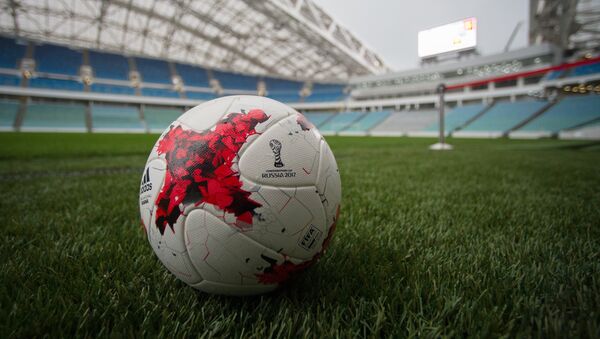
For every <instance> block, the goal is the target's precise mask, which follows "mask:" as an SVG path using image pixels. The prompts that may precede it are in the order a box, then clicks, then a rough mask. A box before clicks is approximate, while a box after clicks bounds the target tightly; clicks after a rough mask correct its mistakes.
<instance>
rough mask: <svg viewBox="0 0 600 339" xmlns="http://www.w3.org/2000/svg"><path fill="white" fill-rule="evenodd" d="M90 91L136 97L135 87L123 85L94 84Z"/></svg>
mask: <svg viewBox="0 0 600 339" xmlns="http://www.w3.org/2000/svg"><path fill="white" fill-rule="evenodd" d="M90 90H91V91H92V92H97V93H107V94H120V95H135V89H134V88H133V87H129V86H121V85H112V84H99V83H93V84H92V85H91V86H90Z"/></svg>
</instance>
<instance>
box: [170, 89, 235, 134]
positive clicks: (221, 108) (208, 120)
mask: <svg viewBox="0 0 600 339" xmlns="http://www.w3.org/2000/svg"><path fill="white" fill-rule="evenodd" d="M237 101H238V99H237V98H236V97H231V96H230V97H222V98H218V99H215V100H211V101H207V102H204V103H202V104H200V105H198V106H196V107H194V108H192V109H190V110H188V111H187V112H185V113H183V114H182V115H181V116H180V117H179V118H177V121H178V122H180V123H181V124H183V125H184V126H186V127H187V128H188V129H192V130H195V131H197V132H201V131H204V130H207V129H211V128H212V127H214V126H215V125H216V124H217V122H218V121H219V120H221V119H222V118H223V117H224V116H225V115H226V114H227V113H230V112H234V111H232V110H231V109H232V106H233V105H234V104H235V102H237Z"/></svg>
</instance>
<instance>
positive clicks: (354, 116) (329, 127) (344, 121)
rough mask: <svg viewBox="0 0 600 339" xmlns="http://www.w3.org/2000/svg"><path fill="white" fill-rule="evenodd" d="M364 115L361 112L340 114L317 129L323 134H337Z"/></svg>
mask: <svg viewBox="0 0 600 339" xmlns="http://www.w3.org/2000/svg"><path fill="white" fill-rule="evenodd" d="M363 115H364V113H362V112H342V113H338V114H336V115H335V116H334V117H333V118H331V119H329V120H328V121H327V122H326V123H324V124H323V125H322V126H321V127H320V128H319V129H320V130H321V131H323V132H339V131H343V130H344V129H346V128H347V127H348V126H350V125H351V124H352V123H354V122H355V121H356V120H358V119H359V118H361V117H362V116H363Z"/></svg>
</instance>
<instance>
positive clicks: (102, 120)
mask: <svg viewBox="0 0 600 339" xmlns="http://www.w3.org/2000/svg"><path fill="white" fill-rule="evenodd" d="M92 130H93V131H100V132H123V131H128V132H143V131H144V127H143V125H142V121H141V120H140V116H139V111H138V108H137V107H134V106H125V105H100V104H97V105H93V106H92Z"/></svg>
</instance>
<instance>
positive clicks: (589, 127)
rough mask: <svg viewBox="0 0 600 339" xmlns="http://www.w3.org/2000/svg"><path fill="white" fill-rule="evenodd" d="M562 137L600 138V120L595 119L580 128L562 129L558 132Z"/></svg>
mask: <svg viewBox="0 0 600 339" xmlns="http://www.w3.org/2000/svg"><path fill="white" fill-rule="evenodd" d="M558 137H559V138H560V139H590V140H599V139H600V120H595V121H594V122H591V123H589V124H586V125H583V126H581V127H578V128H574V129H570V130H566V131H561V132H560V133H559V134H558Z"/></svg>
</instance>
